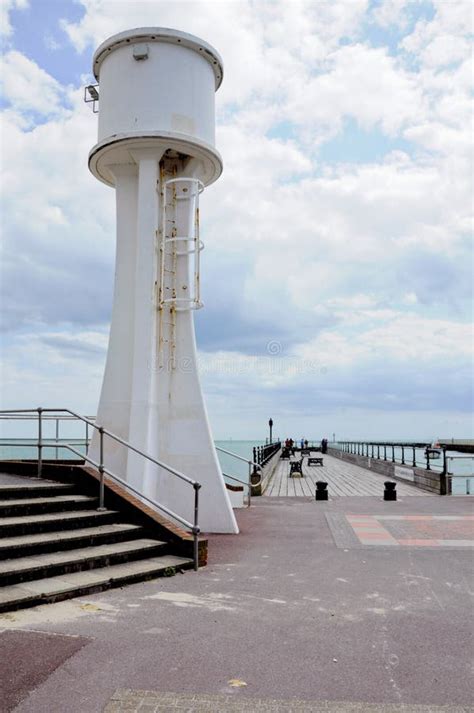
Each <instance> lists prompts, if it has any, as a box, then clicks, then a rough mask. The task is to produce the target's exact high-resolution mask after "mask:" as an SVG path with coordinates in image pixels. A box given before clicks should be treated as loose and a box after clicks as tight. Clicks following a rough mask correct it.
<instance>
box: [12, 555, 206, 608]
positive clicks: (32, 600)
mask: <svg viewBox="0 0 474 713" xmlns="http://www.w3.org/2000/svg"><path fill="white" fill-rule="evenodd" d="M192 566H193V562H192V560H190V559H185V558H183V557H176V556H174V555H164V556H163V557H152V558H150V559H145V560H138V561H136V562H127V563H126V564H116V565H112V566H110V567H103V568H101V569H94V570H89V571H87V572H75V573H74V574H66V575H62V576H60V577H50V578H48V579H37V580H35V581H33V582H23V583H22V584H12V585H10V586H7V587H2V588H1V589H0V612H4V611H11V610H13V609H21V608H24V607H30V606H35V605H37V604H44V603H46V602H56V601H60V600H62V599H70V598H71V597H79V596H84V595H86V594H93V593H95V592H101V591H103V590H104V589H111V588H112V587H120V586H122V585H124V584H131V583H132V582H140V581H144V580H146V579H154V578H155V577H160V576H163V575H164V576H170V575H172V574H175V573H176V571H180V570H184V569H190V568H191V567H192Z"/></svg>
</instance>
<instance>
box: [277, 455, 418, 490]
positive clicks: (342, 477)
mask: <svg viewBox="0 0 474 713" xmlns="http://www.w3.org/2000/svg"><path fill="white" fill-rule="evenodd" d="M317 455H318V456H320V455H321V454H320V453H318V454H317ZM323 459H324V465H323V466H322V467H321V466H311V467H308V465H307V463H308V459H307V458H305V459H304V462H303V473H304V477H303V478H300V477H296V478H293V477H292V478H290V477H289V472H290V465H289V464H290V461H288V460H280V461H279V462H278V465H277V467H276V469H275V472H274V474H273V477H272V479H271V480H270V482H269V484H268V486H267V488H266V489H265V492H264V493H263V495H266V496H270V497H305V496H311V497H314V493H315V490H316V481H317V480H324V481H325V482H327V483H328V490H329V497H343V496H351V495H352V496H354V495H379V496H382V494H383V489H384V485H383V484H384V481H385V480H387V478H386V477H385V476H383V475H380V474H379V473H373V472H371V471H369V470H367V469H366V468H361V467H360V466H358V465H353V464H352V463H346V462H345V461H342V460H339V458H333V457H332V456H330V455H328V454H327V453H325V454H324V456H323ZM291 460H297V459H296V458H292V459H291ZM397 492H398V494H399V496H400V497H405V496H407V495H431V494H432V493H428V492H426V491H424V490H420V489H419V488H416V487H415V486H414V485H410V484H409V483H402V482H397Z"/></svg>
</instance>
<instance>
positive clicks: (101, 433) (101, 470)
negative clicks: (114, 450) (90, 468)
mask: <svg viewBox="0 0 474 713" xmlns="http://www.w3.org/2000/svg"><path fill="white" fill-rule="evenodd" d="M99 476H100V481H99V507H98V510H100V511H103V510H105V506H104V429H103V428H102V426H99Z"/></svg>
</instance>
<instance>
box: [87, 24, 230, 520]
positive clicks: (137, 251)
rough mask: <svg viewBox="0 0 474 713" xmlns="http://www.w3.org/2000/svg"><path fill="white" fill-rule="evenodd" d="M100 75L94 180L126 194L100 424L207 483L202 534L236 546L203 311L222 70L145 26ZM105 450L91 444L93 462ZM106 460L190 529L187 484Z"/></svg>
mask: <svg viewBox="0 0 474 713" xmlns="http://www.w3.org/2000/svg"><path fill="white" fill-rule="evenodd" d="M93 71H94V75H95V77H96V79H97V82H98V91H97V89H95V93H97V94H98V96H99V99H100V101H99V137H98V143H97V144H96V146H94V148H93V149H92V151H91V152H90V155H89V168H90V170H91V171H92V173H93V174H94V176H96V178H98V179H99V180H100V181H103V182H104V183H106V184H107V185H109V186H113V187H114V188H115V192H116V212H117V252H116V271H115V289H114V303H113V312H112V323H111V329H110V338H109V348H108V353H107V362H106V367H105V374H104V381H103V384H102V391H101V396H100V403H99V408H98V413H97V422H98V423H99V424H100V425H102V426H103V427H105V428H108V429H109V430H111V431H113V432H114V433H116V434H117V435H119V436H120V437H121V438H123V439H125V440H127V441H129V442H130V443H131V444H132V445H134V446H135V447H137V448H139V449H141V450H143V451H144V452H145V453H147V454H149V455H151V456H153V457H154V458H156V459H159V460H161V461H162V462H164V463H166V464H167V465H170V466H172V467H174V468H176V469H178V470H180V471H182V472H183V473H185V474H186V475H188V476H190V477H192V478H194V479H195V480H198V481H199V482H200V483H201V484H202V489H201V491H200V508H199V512H200V523H199V524H200V527H201V530H203V531H205V532H228V533H236V532H238V528H237V523H236V521H235V518H234V514H233V511H232V507H231V504H230V500H229V497H228V494H227V490H226V488H225V483H224V479H223V477H222V471H221V469H220V466H219V462H218V459H217V455H216V451H215V448H214V443H213V440H212V437H211V432H210V427H209V422H208V418H207V414H206V408H205V404H204V400H203V396H202V392H201V386H200V382H199V375H198V371H197V364H196V343H195V334H194V310H196V309H199V308H200V307H202V302H201V296H200V254H201V251H202V249H203V243H202V242H201V239H200V237H199V195H200V193H201V192H202V191H203V190H204V188H205V187H206V186H208V185H209V184H210V183H212V182H213V181H215V180H216V179H217V178H218V177H219V176H220V174H221V171H222V161H221V158H220V156H219V153H218V152H217V150H216V149H215V146H214V141H215V138H214V134H215V108H214V96H215V92H216V90H217V89H218V88H219V86H220V84H221V82H222V61H221V59H220V57H219V55H218V54H217V52H216V51H215V50H214V49H213V48H212V47H210V46H209V45H208V44H207V43H205V42H203V41H201V40H200V39H198V38H197V37H193V36H192V35H188V34H186V33H183V32H177V31H176V30H170V29H164V28H155V27H153V28H149V27H147V28H140V29H135V30H130V31H127V32H122V33H120V34H118V35H114V36H113V37H111V38H109V39H108V40H107V41H106V42H104V43H103V44H102V45H101V46H100V47H99V48H98V50H97V51H96V53H95V55H94V59H93ZM92 93H93V94H94V89H92ZM94 95H95V96H96V94H94ZM96 98H97V97H96ZM97 447H98V444H97V443H96V442H94V441H93V443H92V445H91V457H92V458H94V455H97ZM105 459H106V462H107V463H108V466H107V467H108V468H110V469H111V470H112V471H113V472H115V473H117V474H118V475H120V476H121V477H123V478H124V479H125V480H126V481H127V482H129V483H130V484H131V485H133V486H134V487H135V488H137V489H138V490H139V492H141V493H143V494H144V495H147V496H148V497H151V498H153V499H155V500H156V501H158V502H159V503H161V504H163V505H165V506H166V507H168V508H169V509H171V510H172V511H173V512H176V513H178V514H180V515H181V516H183V517H185V518H187V519H191V518H192V510H193V498H192V495H191V494H190V492H189V488H187V487H186V483H183V482H182V481H180V480H179V479H177V478H175V477H173V476H172V475H170V474H169V473H168V472H167V471H165V470H164V469H161V468H159V467H158V466H156V465H154V464H153V463H151V462H149V461H148V462H147V461H145V459H143V458H142V457H140V456H139V455H137V454H134V453H133V452H130V451H129V452H127V449H126V448H124V447H123V446H121V445H120V444H118V443H114V442H113V441H112V440H111V439H106V440H105Z"/></svg>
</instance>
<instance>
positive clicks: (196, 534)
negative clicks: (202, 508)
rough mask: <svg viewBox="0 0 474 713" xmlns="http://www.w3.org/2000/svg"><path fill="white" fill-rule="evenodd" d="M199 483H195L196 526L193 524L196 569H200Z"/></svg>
mask: <svg viewBox="0 0 474 713" xmlns="http://www.w3.org/2000/svg"><path fill="white" fill-rule="evenodd" d="M200 487H201V486H200V484H199V483H193V488H194V526H193V559H194V571H195V572H197V571H198V569H199V488H200Z"/></svg>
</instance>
